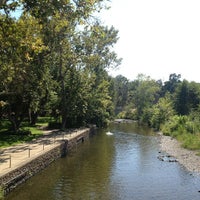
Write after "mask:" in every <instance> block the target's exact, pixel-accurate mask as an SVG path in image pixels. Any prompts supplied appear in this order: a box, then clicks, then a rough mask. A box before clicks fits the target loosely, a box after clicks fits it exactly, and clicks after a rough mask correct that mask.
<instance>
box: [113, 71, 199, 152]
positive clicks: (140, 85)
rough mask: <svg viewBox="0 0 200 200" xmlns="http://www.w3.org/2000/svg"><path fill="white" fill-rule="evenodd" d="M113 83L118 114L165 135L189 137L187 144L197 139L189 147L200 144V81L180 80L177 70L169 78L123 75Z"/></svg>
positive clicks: (196, 146)
mask: <svg viewBox="0 0 200 200" xmlns="http://www.w3.org/2000/svg"><path fill="white" fill-rule="evenodd" d="M114 85H115V94H116V96H115V112H116V114H117V115H118V117H120V118H129V119H134V120H137V121H139V122H141V123H146V124H148V125H149V126H150V127H152V128H154V129H155V130H159V131H162V132H163V133H164V134H166V135H171V136H174V137H180V138H181V139H182V140H184V139H186V140H187V141H185V143H184V144H185V146H186V147H187V145H189V144H187V142H188V143H194V144H193V146H192V147H190V148H194V149H195V148H200V83H196V82H193V81H192V82H189V81H187V80H185V79H184V80H181V75H180V74H175V73H174V74H171V75H170V76H169V80H168V81H166V82H162V81H161V80H153V79H151V78H150V77H147V76H145V75H143V74H139V75H138V77H137V78H136V80H134V81H128V79H127V78H125V77H123V76H121V75H120V76H117V77H116V78H115V84H114ZM188 137H189V138H188Z"/></svg>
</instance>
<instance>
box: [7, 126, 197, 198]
mask: <svg viewBox="0 0 200 200" xmlns="http://www.w3.org/2000/svg"><path fill="white" fill-rule="evenodd" d="M108 131H110V132H111V133H113V135H107V134H106V133H107V132H108ZM159 151H160V150H159V137H158V136H156V135H155V134H154V133H153V132H152V131H151V130H150V129H148V128H146V127H140V126H138V125H137V123H127V124H112V125H111V126H110V127H109V128H106V129H100V130H98V131H97V134H96V135H95V136H93V137H92V138H90V139H89V140H88V141H85V142H84V143H81V144H79V145H78V146H77V148H74V150H73V151H72V152H71V153H69V155H67V157H65V158H61V159H59V160H57V161H56V162H54V163H53V164H52V165H50V166H49V167H48V168H46V169H45V170H43V171H42V172H40V173H39V174H37V175H36V176H34V177H32V178H31V179H30V180H28V181H27V182H26V183H24V184H22V185H21V186H19V187H18V188H17V189H15V190H14V191H13V192H11V193H10V194H9V195H8V196H7V197H6V198H5V200H68V199H69V200H90V199H91V200H101V199H102V200H177V199H178V200H199V199H200V192H198V191H199V190H200V176H198V175H197V174H193V173H190V172H188V171H187V170H186V169H185V168H184V167H182V166H181V165H179V164H178V163H177V162H167V161H164V162H163V161H160V160H159V159H158V158H157V157H158V156H159V155H160V152H159ZM161 154H164V152H161Z"/></svg>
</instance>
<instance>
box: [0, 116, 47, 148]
mask: <svg viewBox="0 0 200 200" xmlns="http://www.w3.org/2000/svg"><path fill="white" fill-rule="evenodd" d="M49 121H50V118H49V117H40V118H39V119H38V123H36V125H35V126H30V125H29V123H28V122H23V123H22V125H21V128H20V130H21V131H22V132H25V131H30V132H31V134H20V133H18V134H16V133H13V132H11V131H8V130H9V127H10V122H9V121H7V120H3V121H1V123H0V148H2V147H8V146H11V145H15V144H20V143H23V142H28V141H31V140H33V139H35V138H37V137H39V136H41V135H42V134H43V132H42V129H41V128H42V127H47V126H48V122H49Z"/></svg>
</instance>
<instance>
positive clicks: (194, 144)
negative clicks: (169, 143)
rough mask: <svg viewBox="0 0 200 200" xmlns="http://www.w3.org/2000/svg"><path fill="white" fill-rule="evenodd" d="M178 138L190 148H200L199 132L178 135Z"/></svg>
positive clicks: (183, 144) (185, 146)
mask: <svg viewBox="0 0 200 200" xmlns="http://www.w3.org/2000/svg"><path fill="white" fill-rule="evenodd" d="M177 139H178V140H179V141H180V142H181V143H182V146H183V147H184V148H187V149H190V150H199V149H200V135H199V134H195V135H194V134H192V135H191V134H186V133H185V134H182V135H178V136H177Z"/></svg>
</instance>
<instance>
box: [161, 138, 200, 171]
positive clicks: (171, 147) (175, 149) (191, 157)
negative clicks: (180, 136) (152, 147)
mask: <svg viewBox="0 0 200 200" xmlns="http://www.w3.org/2000/svg"><path fill="white" fill-rule="evenodd" d="M160 137H161V139H160V146H161V150H162V151H165V152H166V153H167V154H169V155H171V156H173V157H175V158H176V159H177V161H178V162H179V163H180V164H181V165H183V166H184V167H185V168H187V169H188V170H189V171H191V172H197V173H200V156H197V155H196V154H197V151H190V150H187V149H184V148H182V147H181V144H180V142H178V141H177V140H176V139H173V138H171V137H169V136H163V135H161V136H160Z"/></svg>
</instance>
